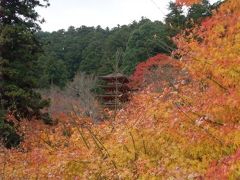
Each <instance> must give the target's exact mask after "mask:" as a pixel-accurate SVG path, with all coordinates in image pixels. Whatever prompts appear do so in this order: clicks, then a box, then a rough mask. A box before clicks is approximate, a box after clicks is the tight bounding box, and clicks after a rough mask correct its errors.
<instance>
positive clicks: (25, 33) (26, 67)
mask: <svg viewBox="0 0 240 180" xmlns="http://www.w3.org/2000/svg"><path fill="white" fill-rule="evenodd" d="M45 2H46V1H45ZM38 6H44V5H43V4H41V3H40V2H39V1H37V0H31V1H19V0H4V1H0V65H1V72H0V79H1V84H0V85H1V86H0V98H1V99H0V103H1V105H0V112H1V114H2V115H1V117H0V118H1V119H0V139H1V140H3V142H5V143H6V144H7V145H8V146H11V144H14V145H16V143H19V136H18V135H17V134H16V132H15V129H14V128H13V127H12V124H11V123H10V122H7V120H8V118H7V116H6V115H7V114H6V113H10V114H13V115H14V117H15V118H16V119H17V120H21V119H22V118H28V119H31V118H32V117H35V118H40V116H41V113H40V109H42V108H43V107H45V106H46V105H48V102H47V101H44V100H42V99H41V96H40V94H39V93H36V92H35V91H34V89H35V88H37V87H38V76H37V75H38V73H37V66H36V65H37V63H36V61H37V59H38V54H39V53H40V52H41V48H40V45H39V43H38V41H37V39H36V37H35V33H36V31H37V30H38V29H39V26H38V24H37V21H38V14H37V13H36V12H35V10H34V8H35V7H38ZM15 138H17V139H18V140H16V143H14V142H12V141H14V139H15Z"/></svg>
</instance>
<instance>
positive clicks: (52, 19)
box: [37, 0, 215, 31]
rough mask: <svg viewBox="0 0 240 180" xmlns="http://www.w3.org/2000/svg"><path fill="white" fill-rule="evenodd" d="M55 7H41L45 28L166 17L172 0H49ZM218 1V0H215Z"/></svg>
mask: <svg viewBox="0 0 240 180" xmlns="http://www.w3.org/2000/svg"><path fill="white" fill-rule="evenodd" d="M49 1H50V4H51V6H50V7H48V8H41V9H37V11H38V12H39V14H40V15H41V16H42V17H43V18H44V19H45V20H46V23H44V24H42V25H41V27H42V30H44V31H56V30H59V29H67V28H68V27H69V26H75V27H80V26H82V25H86V26H97V25H101V26H102V27H103V28H105V27H110V28H112V27H115V26H117V24H120V25H123V24H130V23H131V22H132V21H134V20H137V21H138V20H140V19H141V17H142V16H143V17H146V18H149V19H151V20H153V21H154V20H163V19H164V16H165V15H166V14H167V12H168V4H169V2H170V0H49ZM212 1H215V0H212Z"/></svg>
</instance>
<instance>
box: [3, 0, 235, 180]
mask: <svg viewBox="0 0 240 180" xmlns="http://www.w3.org/2000/svg"><path fill="white" fill-rule="evenodd" d="M196 2H199V1H195V0H178V3H180V4H192V3H196ZM239 9H240V1H238V0H227V1H225V2H223V3H222V4H221V5H220V6H219V8H218V9H217V10H216V11H213V12H212V13H211V14H212V15H211V16H209V17H207V18H205V19H204V20H203V21H202V22H197V23H196V24H195V25H194V26H192V28H188V29H185V30H183V31H182V32H181V33H180V34H178V35H177V36H176V37H175V38H174V42H175V43H176V45H177V48H178V49H177V50H175V51H174V52H173V53H172V54H171V55H172V56H171V57H170V56H167V55H165V54H158V55H156V56H153V57H151V58H148V59H147V60H146V61H145V62H141V63H139V64H138V65H137V67H136V70H135V72H134V73H133V76H132V79H133V82H132V83H133V86H135V87H141V88H142V89H141V90H140V91H136V92H134V93H132V97H131V100H130V102H129V103H128V104H126V105H125V106H124V107H123V108H122V109H121V110H119V111H118V112H117V113H116V112H113V111H110V110H108V109H105V113H106V114H108V115H109V116H110V117H111V116H112V117H113V118H112V119H114V120H115V121H113V120H112V119H108V121H103V122H99V123H98V124H96V123H93V121H92V119H90V118H86V117H84V116H82V115H81V113H80V111H81V110H82V109H81V107H79V108H78V107H77V106H75V104H74V103H75V102H74V100H73V99H69V100H70V101H72V102H69V103H70V104H71V105H72V106H73V108H72V111H71V112H70V113H68V114H67V113H58V114H56V115H55V116H56V118H57V119H58V124H56V125H55V126H51V127H47V126H46V125H44V124H43V123H40V122H39V121H36V120H33V121H32V122H29V121H26V120H24V121H21V122H20V123H19V130H21V132H23V133H24V134H25V141H24V142H22V144H21V146H20V148H19V149H12V150H7V149H4V148H1V149H0V150H1V151H0V163H1V165H2V166H0V168H1V174H0V177H3V179H17V178H19V179H211V180H212V179H231V180H235V179H239V177H240V122H239V119H240V109H239V104H240V84H239V80H240V76H239V72H240V66H239V62H240V58H239V57H240V51H239V48H240V31H239V29H240V21H239V17H240V11H239ZM64 49H65V48H64ZM173 57H178V58H179V60H175V59H174V58H173ZM169 67H171V68H170V70H169ZM165 68H166V71H164V70H165ZM169 72H170V73H169ZM149 76H150V79H151V78H153V77H155V76H156V77H157V78H154V80H153V81H148V82H147V83H145V82H146V80H147V78H149ZM151 80H152V79H151ZM78 82H79V81H78ZM162 82H163V83H162ZM73 84H74V85H73V86H72V87H73V88H74V87H78V88H77V89H78V91H79V92H80V90H81V89H82V87H81V88H80V86H76V85H75V83H73ZM77 84H78V85H79V83H77ZM83 86H85V85H83ZM156 86H160V87H161V91H155V88H156ZM66 98H67V97H66ZM56 99H57V100H60V99H61V96H58V97H56ZM58 102H59V101H58ZM65 102H67V101H65ZM76 107H77V108H76ZM115 115H116V116H115Z"/></svg>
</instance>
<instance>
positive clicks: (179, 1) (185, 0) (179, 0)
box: [176, 0, 202, 6]
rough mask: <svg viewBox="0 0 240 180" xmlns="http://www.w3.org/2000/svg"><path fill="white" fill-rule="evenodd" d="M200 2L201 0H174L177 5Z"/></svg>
mask: <svg viewBox="0 0 240 180" xmlns="http://www.w3.org/2000/svg"><path fill="white" fill-rule="evenodd" d="M200 2H202V0H176V3H177V4H179V5H187V6H190V5H192V4H198V3H200Z"/></svg>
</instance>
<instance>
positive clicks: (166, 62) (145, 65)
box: [130, 54, 180, 88]
mask: <svg viewBox="0 0 240 180" xmlns="http://www.w3.org/2000/svg"><path fill="white" fill-rule="evenodd" d="M167 69H169V70H170V69H171V70H170V71H171V75H172V76H177V75H176V71H178V70H179V69H180V64H179V62H178V61H177V60H175V59H173V58H171V57H169V56H167V55H165V54H158V55H156V56H154V57H151V58H149V59H147V60H146V61H144V62H141V63H139V64H138V65H137V66H136V69H135V71H134V73H133V75H132V76H131V77H130V79H131V82H130V86H131V87H132V88H138V87H145V86H146V85H149V84H150V83H151V80H150V79H149V78H152V79H153V78H154V77H153V76H155V75H159V76H161V77H162V79H164V76H165V77H166V76H167V72H166V70H167ZM158 78H160V77H158ZM166 78H167V77H166ZM166 78H165V79H164V80H165V81H166V80H167V79H166ZM175 78H176V77H175ZM158 81H159V79H158Z"/></svg>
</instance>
